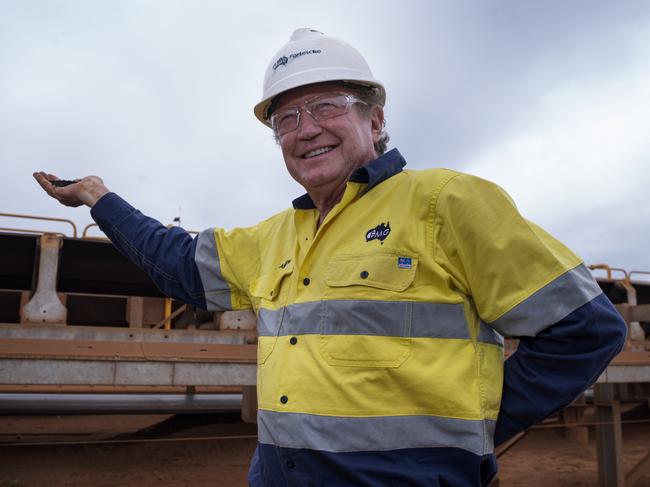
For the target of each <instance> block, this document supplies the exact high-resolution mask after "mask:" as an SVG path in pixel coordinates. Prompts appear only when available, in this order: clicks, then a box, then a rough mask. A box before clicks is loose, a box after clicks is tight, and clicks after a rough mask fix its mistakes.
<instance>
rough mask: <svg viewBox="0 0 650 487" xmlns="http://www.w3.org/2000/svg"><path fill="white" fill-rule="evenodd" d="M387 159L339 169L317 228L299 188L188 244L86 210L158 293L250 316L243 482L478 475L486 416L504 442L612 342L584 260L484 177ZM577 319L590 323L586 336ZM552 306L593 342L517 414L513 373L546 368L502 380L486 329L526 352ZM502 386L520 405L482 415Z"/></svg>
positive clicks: (609, 312) (564, 395)
mask: <svg viewBox="0 0 650 487" xmlns="http://www.w3.org/2000/svg"><path fill="white" fill-rule="evenodd" d="M404 164H405V162H404V160H403V158H402V157H401V155H400V154H399V152H397V150H393V151H391V152H389V153H387V154H385V155H384V156H382V157H380V158H379V159H377V160H376V161H373V162H372V163H371V164H369V165H367V166H364V167H362V168H360V169H359V170H357V171H356V172H355V173H354V174H353V175H352V177H351V178H350V180H349V181H348V183H347V187H346V190H345V193H344V195H343V197H342V199H341V201H340V202H339V203H338V204H337V205H336V206H335V207H334V208H333V209H332V210H331V212H330V213H329V214H328V215H327V217H326V218H325V220H324V221H323V222H322V224H321V225H320V226H317V222H318V219H319V213H318V210H317V209H316V208H315V206H314V204H313V202H312V201H311V199H310V198H309V196H308V195H305V196H303V197H301V198H298V199H297V200H295V201H294V207H293V208H291V209H289V210H286V211H284V212H282V213H280V214H278V215H275V216H273V217H271V218H269V219H268V220H265V221H263V222H261V223H260V224H258V225H256V226H254V227H249V228H238V229H233V230H230V231H225V230H223V229H220V228H215V229H208V230H206V231H204V232H202V233H201V234H200V235H199V236H198V237H197V238H196V239H195V240H193V241H192V240H188V237H183V236H182V235H181V232H180V231H179V230H171V231H169V232H163V233H164V235H161V236H160V239H161V240H160V243H159V244H157V245H156V250H155V251H150V250H147V248H146V247H147V246H148V245H149V246H150V245H151V243H152V238H154V237H153V235H155V233H156V232H155V230H153V226H152V230H148V226H149V225H154V224H153V223H148V220H146V217H143V216H142V215H141V214H139V213H138V212H136V211H135V210H133V209H132V208H131V207H130V206H128V205H127V204H126V203H124V202H122V201H119V200H118V199H117V197H116V196H110V197H109V198H107V197H105V198H103V199H102V200H100V202H99V203H98V204H97V205H96V206H95V207H94V208H93V214H94V217H95V218H96V220H97V221H98V222H99V223H100V226H102V229H104V231H106V233H107V234H108V235H109V236H110V237H111V238H112V239H114V240H115V241H116V244H117V245H118V246H120V248H121V249H122V250H123V251H124V252H125V253H127V255H130V256H131V257H132V258H133V259H134V260H135V261H136V262H138V263H139V264H140V265H141V266H143V267H144V268H145V269H147V270H148V271H149V273H150V275H151V276H152V278H153V279H154V280H155V281H156V282H157V283H158V284H159V285H160V286H161V288H162V289H163V291H164V292H166V293H168V294H172V295H175V296H177V297H179V298H180V299H183V300H185V301H189V302H195V303H196V304H198V305H199V306H201V307H205V308H207V309H213V310H228V309H235V310H236V309H247V308H252V309H253V310H254V311H255V313H256V315H257V318H258V333H259V342H258V407H259V411H258V435H259V442H260V447H259V449H258V453H257V455H256V457H255V459H254V462H253V467H252V470H251V483H252V484H256V483H260V485H330V484H329V483H328V482H330V481H329V480H327V478H323V475H330V476H331V479H332V480H331V485H345V484H346V483H348V484H350V485H366V484H367V485H402V484H400V482H402V481H403V482H404V483H403V485H418V482H419V481H417V480H416V479H421V483H422V485H437V483H435V482H440V483H444V482H451V484H453V485H481V483H483V482H485V481H487V479H489V478H490V477H491V476H492V475H493V474H494V472H495V462H494V456H493V449H494V438H495V431H496V435H497V437H499V432H498V431H497V420H498V419H499V421H500V422H501V421H505V422H506V424H505V425H504V426H502V430H503V431H507V436H509V435H511V434H513V433H514V432H516V431H518V430H521V429H524V428H526V427H528V426H529V425H530V424H532V422H534V421H538V420H540V419H542V418H543V417H544V416H545V415H547V414H549V413H551V412H553V411H554V410H556V409H557V408H559V407H561V406H564V405H566V404H568V402H570V400H571V399H573V397H574V396H575V395H576V394H578V393H579V392H581V391H582V390H583V389H584V388H585V387H586V386H587V385H588V384H589V381H593V380H595V379H596V378H597V373H599V371H601V370H602V368H603V367H604V366H605V365H606V363H607V361H608V360H609V359H610V358H611V357H612V356H613V354H615V353H617V351H618V350H619V349H620V346H621V344H622V338H623V337H624V328H622V326H624V325H621V321H620V318H617V317H616V314H615V312H614V311H613V309H612V307H611V304H608V302H607V300H606V298H604V297H603V296H602V293H601V291H600V288H599V287H598V286H597V284H596V283H595V282H594V280H593V279H592V277H591V274H590V272H589V271H588V270H587V269H586V267H585V266H584V265H583V263H582V262H581V260H580V259H579V258H578V257H577V256H576V255H575V254H573V253H572V252H571V251H570V250H569V249H567V248H566V247H565V246H564V245H562V244H561V243H560V242H558V241H557V240H556V239H555V238H553V237H552V236H550V235H549V234H548V233H546V232H545V231H544V230H542V229H541V228H539V227H538V226H537V225H535V224H534V223H532V222H530V221H528V220H526V219H524V218H523V217H522V216H521V215H520V214H519V212H518V211H517V209H516V207H515V205H514V203H513V202H512V200H511V199H510V198H509V196H508V195H507V194H506V193H505V192H504V191H503V190H502V189H501V188H499V187H498V186H496V185H495V184H493V183H490V182H488V181H485V180H482V179H480V178H476V177H473V176H469V175H466V174H461V173H458V172H455V171H450V170H445V169H433V170H427V171H405V170H402V168H403V166H404ZM104 200H106V201H104ZM111 200H113V201H112V203H111ZM100 204H101V205H100ZM102 205H103V206H104V208H102ZM106 206H109V207H110V206H112V207H113V208H112V209H111V211H109V209H108V208H105V207H106ZM111 212H112V213H113V214H115V213H117V214H118V215H122V216H123V218H121V219H119V221H118V218H119V217H115V216H114V215H113V216H107V214H108V213H111ZM154 226H155V225H154ZM158 231H159V230H158ZM159 232H160V231H159ZM165 239H166V240H165ZM177 241H178V242H180V244H178V242H177ZM174 246H179V248H180V250H174ZM134 248H140V249H141V250H139V251H138V252H134V251H133V250H132V249H134ZM170 277H172V279H170ZM594 310H595V311H594ZM594 313H596V314H598V316H599V328H602V329H599V330H597V331H596V330H590V331H587V332H586V331H585V330H584V329H583V328H584V327H585V326H587V322H588V321H589V320H590V319H593V315H594ZM567 317H571V318H570V320H569V322H570V323H571V324H573V322H574V321H575V320H577V321H578V322H579V324H580V326H581V328H580V329H579V330H578V331H576V330H575V329H574V328H573V327H572V325H571V326H569V325H562V326H565V327H566V329H567V330H568V331H567V332H566V333H568V334H569V335H570V336H572V337H573V336H575V335H576V333H577V335H578V336H580V334H582V335H583V336H584V337H586V336H587V335H589V333H592V334H593V333H596V334H597V335H598V336H597V339H596V341H597V342H598V343H597V344H595V345H594V343H592V342H590V347H591V348H589V349H588V350H586V349H581V351H580V353H581V354H582V353H589V354H591V356H590V360H589V364H588V365H586V364H583V363H578V364H577V368H576V369H577V370H576V371H575V373H572V372H570V371H569V372H567V371H563V372H564V373H565V374H568V378H566V379H561V380H560V382H561V383H560V384H556V385H550V387H551V390H553V389H554V388H555V389H557V390H558V395H557V397H551V398H542V399H541V401H542V402H543V403H544V405H543V406H539V405H534V406H532V410H533V413H532V417H531V414H530V413H529V411H530V409H531V407H529V405H527V404H526V401H527V400H526V399H523V400H522V398H521V397H519V395H521V394H522V392H529V390H530V389H533V388H534V386H535V384H528V385H526V384H525V381H522V377H525V375H526V374H529V375H531V374H532V375H533V376H534V375H535V374H538V373H539V375H540V376H541V378H536V379H535V382H536V384H537V385H538V386H539V385H540V384H541V385H543V387H541V389H542V390H545V387H547V386H548V384H547V382H548V381H549V380H550V379H553V380H555V378H554V377H553V374H552V372H549V376H548V377H544V373H545V370H544V369H543V367H542V369H540V371H539V372H538V370H537V369H535V367H534V364H533V365H531V364H526V362H524V363H523V367H522V363H521V361H519V360H518V359H517V360H515V361H513V370H515V369H516V370H518V371H519V373H518V374H515V376H514V377H513V378H512V379H510V380H509V377H508V374H507V373H506V384H505V387H504V363H503V338H502V336H504V335H505V336H516V337H521V338H522V341H523V342H524V349H525V347H526V346H528V345H527V343H528V342H526V337H536V340H537V342H539V343H541V344H542V352H544V349H543V347H544V345H543V344H544V343H545V339H544V334H552V333H555V334H556V335H557V334H558V333H560V335H561V334H562V330H563V329H564V328H562V326H559V325H557V323H558V322H560V323H562V322H563V320H564V321H566V320H567ZM602 323H605V324H606V325H607V326H601V324H602ZM554 324H555V326H551V325H554ZM558 330H560V331H558ZM604 337H607V338H608V340H609V341H610V343H602V342H603V338H604ZM528 339H529V340H534V339H532V338H528ZM554 339H555V336H554V337H552V338H549V339H547V340H550V341H553V340H554ZM534 343H535V342H531V344H534ZM579 348H580V347H579ZM546 352H547V353H549V355H554V354H559V355H562V351H561V350H555V349H553V345H548V346H547V349H546ZM571 353H572V351H571V350H570V349H569V350H567V354H568V355H570V354H571ZM515 355H517V354H515ZM520 355H522V356H523V355H524V353H523V352H522V353H521V354H520ZM553 360H556V359H555V357H554V358H553ZM515 362H516V363H515ZM527 367H528V368H527ZM594 374H596V375H594ZM520 383H521V384H523V385H521V384H520ZM512 384H517V386H518V387H517V388H515V389H513V390H511V389H512ZM526 387H528V391H527V390H526ZM522 388H523V390H522ZM502 390H504V391H506V392H505V393H504V394H511V395H512V396H513V397H516V398H517V399H516V401H513V402H514V405H513V407H512V408H511V409H508V407H506V410H505V411H506V413H505V414H506V415H508V414H510V413H509V411H518V410H519V409H523V410H524V412H522V413H520V414H519V417H512V418H510V417H508V418H505V419H504V417H503V415H502V417H500V416H499V414H500V411H501V412H502V413H503V412H504V409H503V406H504V405H505V406H507V404H504V405H502ZM510 391H511V392H510ZM532 397H534V394H533V395H531V398H532ZM504 399H505V398H504ZM504 402H505V401H504ZM540 413H543V414H542V415H541V416H540ZM522 418H525V420H523V419H522ZM531 420H532V421H531ZM405 469H406V470H405ZM323 472H328V473H327V474H325V473H323ZM400 479H402V480H400ZM436 479H437V480H436ZM434 480H435V482H434Z"/></svg>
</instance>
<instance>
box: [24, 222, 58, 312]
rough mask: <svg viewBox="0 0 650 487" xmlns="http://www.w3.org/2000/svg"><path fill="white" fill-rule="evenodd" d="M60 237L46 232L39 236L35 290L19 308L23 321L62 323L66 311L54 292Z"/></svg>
mask: <svg viewBox="0 0 650 487" xmlns="http://www.w3.org/2000/svg"><path fill="white" fill-rule="evenodd" d="M60 249H61V238H60V237H58V236H57V235H53V234H51V233H46V234H44V235H42V236H41V238H40V252H41V255H40V258H39V265H38V280H37V284H36V292H35V293H34V295H33V296H32V299H30V301H29V303H27V304H26V305H25V306H24V307H23V309H22V310H21V321H22V322H24V323H50V324H54V323H59V324H64V323H65V322H66V317H67V314H68V311H67V310H66V308H65V306H63V303H61V300H60V299H59V297H58V296H57V294H56V278H57V274H58V267H59V250H60Z"/></svg>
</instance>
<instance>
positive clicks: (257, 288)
mask: <svg viewBox="0 0 650 487" xmlns="http://www.w3.org/2000/svg"><path fill="white" fill-rule="evenodd" d="M292 272H293V262H288V263H287V264H285V266H284V267H278V268H277V269H273V270H272V271H271V272H268V273H266V274H264V275H263V276H260V277H258V278H257V279H255V280H254V281H253V282H251V284H250V289H249V290H250V293H251V295H252V296H255V297H257V298H263V299H266V300H269V301H273V300H274V299H276V298H277V297H278V295H279V294H280V285H281V284H282V280H283V279H284V278H285V277H286V276H288V275H289V274H291V273H292Z"/></svg>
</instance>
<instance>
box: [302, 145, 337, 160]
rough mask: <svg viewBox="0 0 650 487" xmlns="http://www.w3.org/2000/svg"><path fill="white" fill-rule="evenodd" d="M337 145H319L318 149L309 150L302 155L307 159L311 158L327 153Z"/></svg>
mask: <svg viewBox="0 0 650 487" xmlns="http://www.w3.org/2000/svg"><path fill="white" fill-rule="evenodd" d="M335 147H336V146H333V145H328V146H326V147H319V148H318V149H314V150H311V151H309V152H307V153H306V154H305V155H303V156H302V157H303V158H305V159H311V158H312V157H316V156H320V155H321V154H327V153H328V152H330V151H332V150H334V149H335Z"/></svg>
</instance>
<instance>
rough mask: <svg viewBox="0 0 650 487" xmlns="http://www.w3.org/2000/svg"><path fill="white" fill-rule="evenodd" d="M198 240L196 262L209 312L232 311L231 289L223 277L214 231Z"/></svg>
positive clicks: (204, 233)
mask: <svg viewBox="0 0 650 487" xmlns="http://www.w3.org/2000/svg"><path fill="white" fill-rule="evenodd" d="M197 239H198V241H197V245H196V252H195V254H194V260H195V262H196V267H197V268H198V269H199V275H200V276H201V282H202V284H203V289H204V290H205V302H206V305H207V308H208V311H221V310H230V309H232V303H231V299H230V287H229V286H228V283H227V282H226V281H225V280H224V279H223V277H222V275H221V263H220V261H219V252H218V251H217V243H216V240H215V238H214V229H213V228H209V229H207V230H204V231H202V232H201V233H200V234H199V236H198V237H197Z"/></svg>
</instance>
